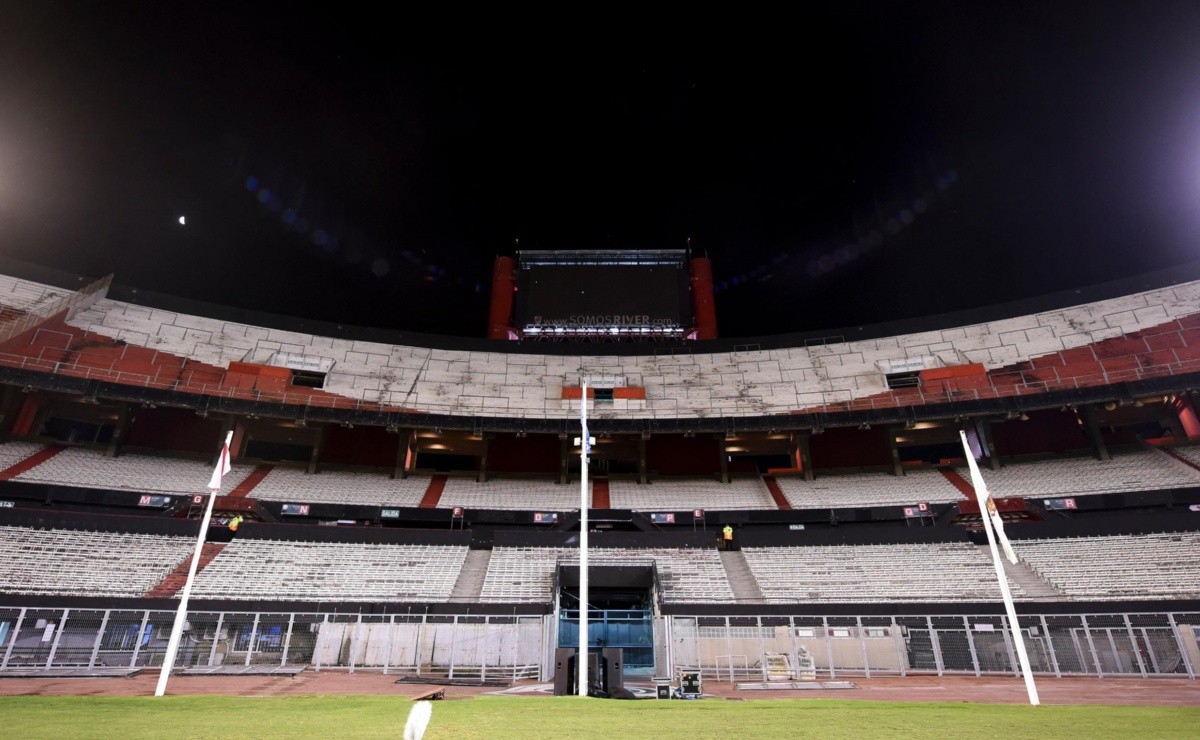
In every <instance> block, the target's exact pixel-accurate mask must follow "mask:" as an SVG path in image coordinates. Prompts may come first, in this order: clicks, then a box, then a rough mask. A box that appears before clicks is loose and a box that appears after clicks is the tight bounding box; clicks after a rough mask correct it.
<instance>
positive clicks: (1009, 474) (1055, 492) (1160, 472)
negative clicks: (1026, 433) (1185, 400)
mask: <svg viewBox="0 0 1200 740" xmlns="http://www.w3.org/2000/svg"><path fill="white" fill-rule="evenodd" d="M959 472H960V473H961V474H962V475H963V476H964V477H968V478H969V476H970V474H969V472H968V471H967V469H966V468H965V467H963V468H961V469H960V471H959ZM981 475H982V476H983V482H984V483H986V484H987V487H988V491H989V492H990V493H991V494H992V496H993V497H995V498H1011V497H1027V498H1040V497H1043V496H1063V495H1077V496H1078V495H1087V494H1092V493H1118V492H1131V491H1153V490H1157V489H1161V488H1189V487H1194V486H1200V471H1195V470H1190V469H1188V468H1187V467H1186V466H1184V465H1180V464H1179V462H1178V461H1177V460H1172V459H1171V458H1170V456H1168V455H1167V454H1165V453H1163V452H1161V451H1159V450H1153V449H1151V450H1134V451H1126V452H1113V453H1112V459H1111V460H1097V459H1095V458H1093V457H1069V458H1059V459H1054V460H1038V461H1035V462H1014V463H1012V464H1005V465H1004V466H1003V467H1001V468H1000V469H999V470H983V471H981Z"/></svg>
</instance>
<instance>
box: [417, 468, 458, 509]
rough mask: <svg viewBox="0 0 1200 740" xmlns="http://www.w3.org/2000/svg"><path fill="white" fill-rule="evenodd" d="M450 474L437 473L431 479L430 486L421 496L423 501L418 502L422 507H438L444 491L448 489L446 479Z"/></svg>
mask: <svg viewBox="0 0 1200 740" xmlns="http://www.w3.org/2000/svg"><path fill="white" fill-rule="evenodd" d="M449 477H450V476H448V475H435V476H433V477H432V478H430V479H429V488H426V489H425V495H424V496H422V497H421V503H419V504H417V506H419V507H420V508H422V509H436V508H437V505H438V502H439V501H441V500H442V491H444V490H446V480H447V479H448V478H449Z"/></svg>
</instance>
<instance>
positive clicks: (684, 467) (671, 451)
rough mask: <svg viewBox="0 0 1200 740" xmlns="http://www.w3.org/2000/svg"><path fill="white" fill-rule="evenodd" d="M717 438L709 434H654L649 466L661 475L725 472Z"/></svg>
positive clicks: (650, 441)
mask: <svg viewBox="0 0 1200 740" xmlns="http://www.w3.org/2000/svg"><path fill="white" fill-rule="evenodd" d="M719 450H720V446H719V445H718V443H717V439H716V438H715V437H713V436H711V435H708V434H705V435H701V436H697V437H684V436H683V435H682V434H662V435H654V436H653V437H651V438H650V439H648V440H646V470H648V471H650V472H652V473H658V474H659V475H711V474H716V473H720V472H721V462H720V458H718V457H717V456H718V454H719Z"/></svg>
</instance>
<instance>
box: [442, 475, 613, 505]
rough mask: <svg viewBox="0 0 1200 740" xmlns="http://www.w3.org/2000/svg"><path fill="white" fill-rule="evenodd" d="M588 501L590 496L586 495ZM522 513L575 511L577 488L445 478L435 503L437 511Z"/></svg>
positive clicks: (549, 483) (530, 481) (551, 483)
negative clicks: (492, 510)
mask: <svg viewBox="0 0 1200 740" xmlns="http://www.w3.org/2000/svg"><path fill="white" fill-rule="evenodd" d="M588 498H589V500H590V499H591V492H590V491H589V493H588ZM454 506H462V507H464V508H467V509H523V510H526V511H530V510H534V511H537V510H550V511H578V510H579V484H578V483H576V484H575V485H573V486H572V485H558V484H556V483H555V482H554V481H551V480H533V479H515V478H494V479H492V480H489V481H488V482H486V483H479V482H478V481H476V480H474V479H471V478H449V479H448V480H447V481H446V487H445V488H444V489H442V497H441V499H440V500H439V501H438V507H439V508H449V507H454Z"/></svg>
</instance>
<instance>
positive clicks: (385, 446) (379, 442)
mask: <svg viewBox="0 0 1200 740" xmlns="http://www.w3.org/2000/svg"><path fill="white" fill-rule="evenodd" d="M399 443H400V437H399V435H397V434H392V433H390V432H388V431H387V429H385V428H384V427H365V426H364V427H354V428H353V429H347V428H346V427H342V426H338V425H336V424H331V425H329V426H326V427H325V437H324V439H323V441H322V442H321V459H320V462H321V463H325V464H329V465H354V466H360V467H369V468H391V467H393V466H395V464H396V445H398V444H399Z"/></svg>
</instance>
